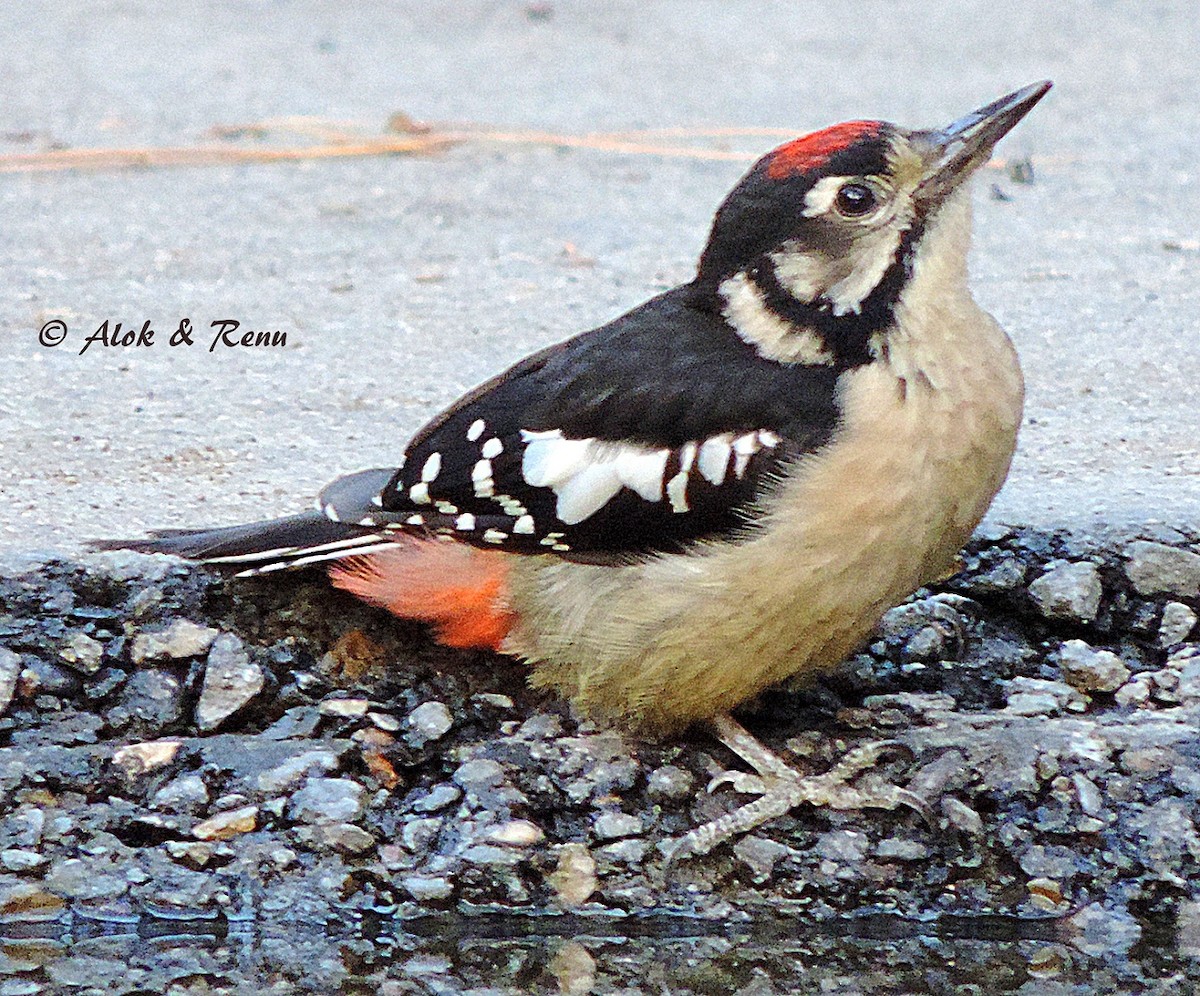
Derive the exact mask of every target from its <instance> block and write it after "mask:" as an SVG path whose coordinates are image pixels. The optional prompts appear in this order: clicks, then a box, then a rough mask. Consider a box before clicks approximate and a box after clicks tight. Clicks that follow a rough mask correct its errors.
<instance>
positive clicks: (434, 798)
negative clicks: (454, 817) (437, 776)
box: [412, 782, 462, 813]
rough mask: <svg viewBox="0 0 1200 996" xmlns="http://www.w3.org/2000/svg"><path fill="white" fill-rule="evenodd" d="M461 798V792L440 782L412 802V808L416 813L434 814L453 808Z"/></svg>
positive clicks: (446, 783)
mask: <svg viewBox="0 0 1200 996" xmlns="http://www.w3.org/2000/svg"><path fill="white" fill-rule="evenodd" d="M461 798H462V792H461V791H459V790H458V789H457V788H455V787H454V786H453V785H450V784H449V783H448V782H442V783H440V784H438V785H435V786H434V787H433V788H431V789H430V790H429V791H428V792H427V793H426V794H425V795H423V796H422V797H421V798H420V799H418V800H417V801H416V802H414V803H413V807H412V808H413V811H414V812H417V813H436V812H438V811H440V810H443V809H445V808H446V807H447V806H453V805H454V804H455V803H456V802H458V800H459V799H461Z"/></svg>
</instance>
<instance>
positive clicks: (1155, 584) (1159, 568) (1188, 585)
mask: <svg viewBox="0 0 1200 996" xmlns="http://www.w3.org/2000/svg"><path fill="white" fill-rule="evenodd" d="M1125 557H1126V563H1125V575H1126V576H1127V577H1128V578H1129V580H1130V581H1131V582H1133V587H1134V589H1135V590H1136V591H1137V592H1138V594H1140V595H1174V596H1175V597H1177V598H1193V599H1194V598H1198V597H1200V555H1198V554H1195V553H1191V552H1189V551H1187V550H1180V549H1177V548H1176V547H1173V546H1166V545H1165V544H1163V543H1151V542H1149V541H1147V540H1138V541H1137V542H1135V543H1130V544H1129V545H1128V546H1127V547H1126V548H1125Z"/></svg>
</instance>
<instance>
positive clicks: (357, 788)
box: [288, 778, 367, 823]
mask: <svg viewBox="0 0 1200 996" xmlns="http://www.w3.org/2000/svg"><path fill="white" fill-rule="evenodd" d="M366 792H367V790H366V789H365V788H363V786H361V785H359V784H358V782H354V781H351V780H350V779H349V778H309V779H308V781H307V782H305V784H304V788H302V789H300V791H299V792H297V793H296V794H295V795H294V796H292V799H291V802H290V803H289V804H288V814H289V815H290V816H291V818H292V819H294V820H297V821H299V822H301V823H353V822H354V821H355V820H357V819H359V818H360V817H361V816H362V814H363V811H364V810H365V808H366V798H365V797H366Z"/></svg>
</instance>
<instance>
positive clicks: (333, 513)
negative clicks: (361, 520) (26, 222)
mask: <svg viewBox="0 0 1200 996" xmlns="http://www.w3.org/2000/svg"><path fill="white" fill-rule="evenodd" d="M325 518H327V519H329V520H330V521H331V522H341V521H342V520H341V519H339V518H338V513H337V509H336V508H334V507H333V505H332V504H329V505H326V506H325Z"/></svg>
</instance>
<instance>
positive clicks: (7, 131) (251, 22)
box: [0, 0, 1200, 551]
mask: <svg viewBox="0 0 1200 996" xmlns="http://www.w3.org/2000/svg"><path fill="white" fill-rule="evenodd" d="M1197 51H1200V19H1198V18H1197V17H1196V15H1195V8H1194V5H1193V4H1191V3H1185V2H1179V3H1165V2H1146V3H1140V4H1121V3H1109V2H1082V0H1077V2H1071V0H1068V2H1064V3H1058V4H1053V5H1049V4H1043V3H1024V4H1005V5H997V4H993V3H985V2H981V0H972V2H963V3H935V2H915V0H910V2H897V3H889V4H886V5H885V4H873V5H853V6H852V5H845V4H838V3H812V4H803V5H801V4H787V3H777V4H757V3H756V4H751V3H718V2H707V3H684V2H667V0H660V2H640V3H619V2H587V3H582V2H580V3H562V2H544V3H536V4H535V3H529V2H511V3H510V2H482V0H479V2H461V0H460V2H433V3H429V2H422V3H408V4H398V5H370V6H368V5H342V4H335V3H328V4H322V3H317V2H312V0H285V2H279V3H272V4H254V5H250V4H243V3H232V2H230V3H216V2H214V3H196V4H175V5H160V4H153V3H148V2H147V3H138V2H109V3H97V4H93V5H90V6H89V7H88V8H87V11H86V13H85V12H82V11H81V10H80V9H79V8H78V7H77V6H76V5H74V4H67V3H61V4H51V3H43V4H39V3H31V4H10V5H7V6H5V7H4V8H3V9H2V10H0V153H19V152H28V151H34V150H37V149H40V148H45V147H48V146H50V145H51V144H55V143H63V144H66V145H69V146H79V147H88V146H107V147H115V146H122V147H124V146H140V145H178V144H194V143H196V142H198V141H202V140H205V138H206V134H207V132H208V130H209V129H210V128H211V127H212V126H214V125H218V124H235V123H244V122H249V121H258V120H262V119H268V118H278V117H282V116H290V115H312V116H318V117H321V118H327V119H335V120H339V121H347V122H352V123H355V124H356V125H358V126H361V127H362V128H365V129H367V130H371V131H377V130H378V129H380V128H381V127H382V126H383V123H384V122H385V121H386V119H387V118H388V117H389V115H391V114H392V113H393V112H395V111H400V110H402V111H405V112H407V113H409V114H411V115H413V116H415V117H417V118H421V119H426V120H433V121H459V122H463V121H467V122H479V123H485V124H494V125H500V126H504V127H511V128H531V129H548V130H549V129H552V130H557V131H561V132H566V133H571V134H578V133H583V132H588V131H618V130H623V129H636V128H668V127H688V128H702V127H703V128H712V127H721V126H740V127H750V126H771V127H783V128H787V129H790V130H794V131H795V132H796V133H800V132H803V131H805V130H809V129H811V128H814V127H818V126H821V125H823V124H827V123H830V122H833V121H837V120H840V119H845V118H849V117H884V118H888V119H892V120H896V121H899V122H901V123H904V124H908V125H935V124H941V123H945V122H947V121H949V120H950V119H951V118H953V117H955V116H957V115H958V114H960V113H962V112H965V111H967V110H969V109H971V108H974V107H976V106H978V105H979V104H981V103H983V102H984V101H986V100H989V99H991V98H992V97H995V96H998V95H999V94H1001V93H1003V92H1005V91H1007V90H1009V89H1013V88H1015V87H1017V86H1020V85H1022V84H1025V83H1028V82H1031V81H1033V80H1036V79H1040V78H1043V77H1050V78H1053V79H1054V80H1055V81H1056V84H1057V86H1056V88H1055V90H1054V91H1053V92H1052V93H1051V95H1050V97H1048V98H1047V99H1046V100H1045V101H1044V102H1043V104H1042V105H1041V106H1039V107H1038V108H1037V110H1036V111H1035V112H1034V113H1033V114H1032V115H1031V116H1030V117H1029V118H1028V119H1027V121H1025V122H1024V123H1022V124H1021V126H1020V128H1019V129H1018V130H1017V131H1016V132H1015V133H1014V134H1013V135H1012V136H1010V138H1009V139H1008V140H1006V142H1005V144H1004V146H1002V149H1001V152H1002V154H1003V155H1005V156H1007V157H1014V158H1015V157H1020V156H1025V155H1032V156H1033V162H1034V164H1035V177H1036V182H1035V183H1034V184H1033V185H1020V184H1015V183H1013V182H1012V181H1011V179H1010V178H1009V177H1008V176H1007V175H1006V174H1005V173H1004V172H1002V171H992V172H990V173H988V174H987V175H986V176H985V178H984V182H983V183H982V184H981V185H980V189H979V191H978V195H977V202H978V224H977V227H978V235H977V239H976V251H975V257H974V266H973V269H974V274H975V288H976V290H977V293H978V296H979V298H980V299H981V300H982V301H983V302H984V303H985V304H986V305H987V307H989V308H990V309H991V310H992V311H993V312H994V313H995V314H996V315H997V316H998V317H999V318H1000V319H1001V321H1002V322H1003V323H1004V324H1005V325H1006V327H1007V328H1008V329H1009V330H1010V331H1011V333H1012V335H1013V337H1014V339H1015V340H1016V342H1017V344H1018V347H1019V348H1020V351H1021V353H1022V356H1023V358H1024V362H1025V368H1026V371H1027V376H1028V380H1029V407H1028V418H1027V423H1026V426H1025V430H1024V434H1023V438H1022V446H1021V451H1020V454H1019V456H1018V458H1017V461H1016V465H1015V467H1014V470H1013V474H1012V478H1011V479H1010V482H1009V484H1008V486H1007V487H1006V489H1005V491H1004V492H1003V494H1002V496H1001V498H1000V499H999V501H998V503H997V506H996V509H995V511H994V515H995V516H996V517H997V518H999V519H1001V520H1003V521H1008V522H1028V523H1034V524H1038V525H1046V526H1055V525H1071V526H1090V525H1095V524H1097V523H1109V524H1116V525H1121V524H1126V523H1142V522H1145V521H1148V520H1160V521H1163V522H1167V523H1174V524H1183V525H1187V524H1188V523H1191V524H1195V523H1196V522H1197V520H1198V519H1200V451H1198V445H1200V444H1198V435H1200V432H1198V428H1200V416H1198V415H1197V406H1196V393H1197V392H1196V385H1197V383H1198V382H1200V165H1198V160H1200V140H1198V139H1197V135H1200V112H1198V110H1197V108H1198V102H1197V95H1198V94H1200V62H1198V60H1197V59H1196V57H1195V53H1196V52H1197ZM776 142H777V140H774V139H771V138H766V137H758V138H739V139H737V140H736V142H735V145H734V147H736V148H738V149H745V150H746V151H748V152H752V153H759V152H762V151H765V150H766V149H767V148H769V147H770V146H771V145H773V144H776ZM743 168H744V165H743V164H742V163H740V162H734V161H705V160H697V159H686V158H673V157H665V156H655V155H629V154H619V153H614V152H601V151H596V150H593V149H575V150H563V149H557V148H551V147H545V146H519V145H508V146H502V145H494V144H486V143H473V144H467V145H462V146H459V147H457V148H455V149H453V150H451V151H448V152H446V153H444V154H441V155H439V156H436V157H431V158H430V157H427V158H409V159H404V158H371V159H341V160H325V161H317V162H303V163H298V164H282V165H265V164H246V165H238V166H206V167H189V168H145V169H136V170H124V171H94V172H63V173H36V174H33V173H9V174H6V175H2V176H0V218H2V219H3V220H2V222H0V272H2V273H3V275H4V278H3V279H4V283H5V292H4V293H3V294H2V295H0V370H2V371H3V373H4V386H3V388H0V462H2V471H0V494H2V495H3V498H4V503H5V512H4V514H3V515H2V516H0V551H5V550H7V551H14V550H27V549H32V548H42V547H54V548H60V549H68V550H69V549H73V548H75V547H76V545H77V543H78V541H79V540H80V539H81V538H84V537H89V536H98V535H99V536H103V535H114V534H128V533H130V532H134V533H137V532H140V530H141V529H142V528H143V527H144V526H148V525H159V526H162V525H172V524H176V525H207V524H211V523H224V522H231V521H237V520H241V519H244V518H247V517H261V516H266V515H271V514H276V513H282V512H287V511H290V510H295V509H297V508H299V507H302V506H306V505H307V503H308V502H309V500H310V498H311V496H312V495H313V494H314V493H315V491H316V489H317V488H318V487H319V486H320V485H321V484H322V483H324V482H325V480H326V479H328V478H329V477H331V476H334V475H335V474H337V473H340V472H345V471H350V470H353V469H357V468H359V467H364V466H371V465H382V464H388V463H390V462H392V461H394V460H395V458H396V457H397V456H398V454H399V452H400V451H401V448H402V445H403V442H404V441H405V439H406V438H407V436H408V434H409V433H411V432H412V431H413V430H414V429H416V428H417V427H418V425H419V424H420V423H421V422H422V421H423V420H424V419H425V418H426V417H427V416H428V415H430V414H432V413H433V412H434V411H435V410H436V409H437V408H438V407H439V406H441V405H443V404H445V403H447V402H449V401H450V400H452V399H453V398H454V397H455V396H456V395H457V394H458V393H459V392H461V391H462V390H463V389H464V388H466V387H468V386H470V385H471V384H473V383H475V382H477V381H479V380H480V379H482V378H484V377H486V376H488V375H489V374H491V373H493V372H496V371H497V370H499V369H500V368H502V367H503V366H505V365H507V364H508V363H509V362H511V361H513V360H515V359H516V358H518V357H519V356H520V355H523V354H524V353H525V352H527V351H529V350H531V349H533V348H535V347H537V346H539V345H542V344H544V343H546V342H548V341H552V340H554V339H557V338H561V337H563V336H565V335H569V334H572V333H574V332H576V331H580V330H582V329H584V328H587V327H590V326H592V325H594V324H597V323H599V322H601V321H603V320H605V319H608V318H610V317H613V316H615V315H616V314H618V313H619V312H620V311H621V310H623V309H625V308H627V307H630V306H632V305H635V304H637V303H638V302H640V301H641V300H642V299H644V298H645V297H647V296H648V295H650V294H652V293H654V292H656V291H658V290H660V289H661V288H663V287H664V286H667V285H670V284H672V283H675V282H677V281H679V280H682V279H686V278H687V277H688V276H689V274H690V271H691V268H692V266H693V264H694V259H695V256H696V254H697V253H698V251H699V249H700V247H701V245H702V242H703V239H704V237H705V234H706V230H707V224H708V221H709V218H710V216H711V212H712V210H713V208H714V207H715V206H716V204H717V203H718V202H719V200H720V198H721V197H722V196H723V195H724V193H725V191H726V190H727V189H728V188H729V187H730V186H731V185H732V184H733V183H734V181H735V180H736V179H737V177H738V176H739V175H740V173H741V171H742V169H743ZM993 184H994V185H995V186H996V187H997V188H998V189H999V190H1000V191H1001V192H1002V193H1003V194H1004V195H1005V197H1006V198H1008V199H1003V200H1001V199H998V198H997V197H996V196H995V195H994V194H993V193H992V191H991V190H990V189H989V188H990V187H991V185H993ZM581 257H584V258H585V259H581ZM587 261H591V265H580V264H581V263H586V262H587ZM183 317H190V318H191V319H192V321H193V322H194V323H195V324H196V325H198V326H201V327H207V325H208V323H209V322H210V321H212V320H213V319H220V318H233V319H237V320H239V321H241V322H242V323H244V325H246V326H247V327H252V328H254V329H258V330H281V331H286V333H287V346H286V348H282V349H260V350H249V349H226V348H221V349H219V350H217V351H215V352H212V353H210V352H208V351H207V345H208V342H207V338H206V337H203V336H201V337H198V345H197V346H196V347H193V348H191V349H187V348H179V349H170V348H166V347H165V346H164V345H163V344H162V343H161V342H160V343H159V344H158V345H156V346H155V348H151V349H129V350H112V349H109V350H103V349H101V348H99V347H94V348H92V349H90V350H89V351H88V352H87V353H85V354H84V355H78V346H79V345H80V344H81V340H82V338H83V336H84V335H85V334H86V333H87V332H89V331H93V330H95V329H96V328H97V326H99V325H100V323H101V322H103V321H104V320H105V319H109V320H111V321H112V322H116V321H122V322H124V323H126V324H128V323H134V324H135V325H137V326H139V327H140V326H141V324H142V322H143V321H145V320H150V321H151V322H152V323H153V325H154V327H155V328H156V329H158V330H159V337H160V339H165V338H166V336H167V335H169V333H170V331H171V330H173V329H174V328H175V327H176V326H177V325H178V323H179V320H180V319H181V318H183ZM54 318H58V319H61V320H62V321H63V322H65V323H66V325H67V327H68V329H69V334H68V339H67V341H66V342H64V343H63V344H62V345H60V346H58V347H56V348H48V347H44V346H41V345H39V342H38V330H39V328H40V327H41V326H42V325H43V323H44V322H46V321H47V320H50V319H54Z"/></svg>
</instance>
